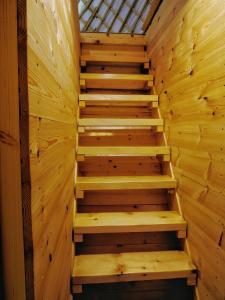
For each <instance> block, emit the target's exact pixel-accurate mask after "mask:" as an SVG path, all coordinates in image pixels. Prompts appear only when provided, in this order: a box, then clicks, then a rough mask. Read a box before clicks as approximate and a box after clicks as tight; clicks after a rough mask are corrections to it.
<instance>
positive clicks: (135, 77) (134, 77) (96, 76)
mask: <svg viewBox="0 0 225 300" xmlns="http://www.w3.org/2000/svg"><path fill="white" fill-rule="evenodd" d="M80 79H81V80H82V79H83V80H131V81H152V80H153V75H151V74H147V75H145V74H107V73H105V74H104V73H81V74H80Z"/></svg>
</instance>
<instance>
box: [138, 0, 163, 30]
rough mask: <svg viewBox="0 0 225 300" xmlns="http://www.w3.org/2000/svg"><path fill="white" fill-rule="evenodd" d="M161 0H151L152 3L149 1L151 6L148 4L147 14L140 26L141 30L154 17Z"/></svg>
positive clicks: (146, 27)
mask: <svg viewBox="0 0 225 300" xmlns="http://www.w3.org/2000/svg"><path fill="white" fill-rule="evenodd" d="M161 2H162V1H161V0H153V1H152V3H151V6H150V9H149V12H148V14H147V17H146V19H145V22H144V24H143V26H142V30H143V31H146V30H147V29H148V27H149V25H150V23H151V21H152V19H153V18H154V16H155V13H156V11H157V9H158V7H159V5H160V3H161Z"/></svg>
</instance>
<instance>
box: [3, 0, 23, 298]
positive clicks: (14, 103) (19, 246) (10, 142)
mask: <svg viewBox="0 0 225 300" xmlns="http://www.w3.org/2000/svg"><path fill="white" fill-rule="evenodd" d="M17 2H18V1H15V0H12V1H7V0H1V1H0V45H1V47H0V247H1V250H0V255H1V257H0V272H1V276H0V277H1V279H3V289H4V296H3V295H2V293H1V291H0V298H1V299H8V300H17V299H21V300H23V299H25V270H24V247H23V219H22V217H23V216H22V188H21V162H20V129H19V84H18V52H17Z"/></svg>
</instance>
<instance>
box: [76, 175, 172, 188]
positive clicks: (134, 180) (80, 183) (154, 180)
mask: <svg viewBox="0 0 225 300" xmlns="http://www.w3.org/2000/svg"><path fill="white" fill-rule="evenodd" d="M175 187H176V180H175V179H174V178H172V177H170V176H167V175H158V176H107V177H101V176H99V177H80V176H78V177H77V189H78V190H118V189H119V190H124V189H131V190H132V189H158V188H160V189H169V188H175Z"/></svg>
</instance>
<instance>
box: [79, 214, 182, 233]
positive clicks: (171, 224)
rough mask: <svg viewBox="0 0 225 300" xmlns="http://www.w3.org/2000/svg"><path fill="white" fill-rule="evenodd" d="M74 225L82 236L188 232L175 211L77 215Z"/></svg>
mask: <svg viewBox="0 0 225 300" xmlns="http://www.w3.org/2000/svg"><path fill="white" fill-rule="evenodd" d="M74 224H75V226H74V231H75V233H80V234H92V233H116V232H158V231H180V230H182V231H185V230H186V222H185V221H184V219H183V218H182V217H181V216H180V215H179V214H178V213H177V212H175V211H153V212H134V213H131V212H129V213H127V212H124V213H120V212H114V213H77V214H76V217H75V221H74Z"/></svg>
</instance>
